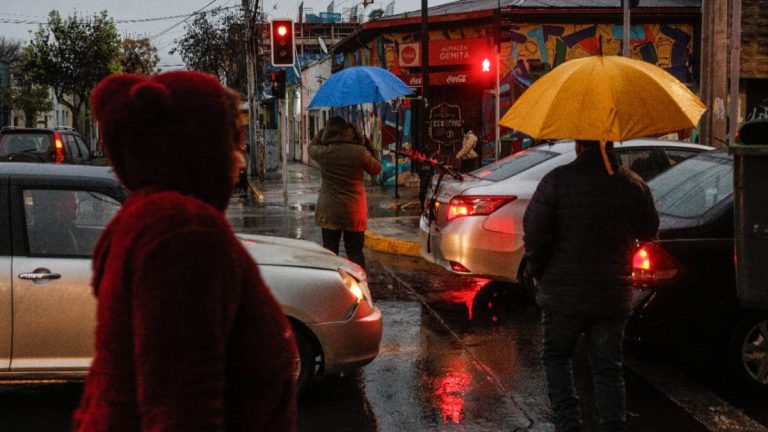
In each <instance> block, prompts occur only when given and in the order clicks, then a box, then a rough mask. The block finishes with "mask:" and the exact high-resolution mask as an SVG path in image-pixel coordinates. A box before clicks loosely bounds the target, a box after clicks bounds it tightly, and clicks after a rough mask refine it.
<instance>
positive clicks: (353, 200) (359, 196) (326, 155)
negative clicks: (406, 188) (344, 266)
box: [309, 116, 381, 269]
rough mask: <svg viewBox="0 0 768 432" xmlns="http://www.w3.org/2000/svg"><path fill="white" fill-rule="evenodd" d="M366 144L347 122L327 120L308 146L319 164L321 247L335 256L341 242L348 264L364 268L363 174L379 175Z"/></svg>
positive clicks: (336, 118) (372, 152)
mask: <svg viewBox="0 0 768 432" xmlns="http://www.w3.org/2000/svg"><path fill="white" fill-rule="evenodd" d="M375 154H376V153H375V150H374V149H373V147H372V146H371V143H370V141H369V140H368V139H367V138H366V137H365V136H364V135H363V134H362V133H360V131H359V130H358V129H357V128H356V127H355V126H354V125H353V124H351V123H349V122H347V121H346V120H344V119H343V118H341V117H339V116H334V117H331V119H330V120H328V123H326V125H325V127H324V128H323V129H322V130H321V131H320V132H319V133H318V134H317V136H315V138H313V139H312V142H310V143H309V157H311V158H312V159H314V160H315V161H316V162H317V163H318V164H319V165H320V175H321V179H322V182H321V184H320V194H319V195H318V197H317V207H316V208H315V223H316V224H317V226H319V227H320V228H321V230H322V236H323V247H325V248H326V249H329V250H331V251H332V252H333V253H335V254H336V255H338V254H339V247H340V245H341V239H342V238H343V239H344V250H345V251H346V253H347V258H349V260H350V261H352V262H354V263H357V264H358V265H360V267H362V268H363V269H365V255H364V254H363V246H364V242H365V230H366V228H367V224H368V202H367V199H366V196H365V184H364V182H363V180H364V177H365V173H368V174H370V175H372V176H375V175H377V174H379V173H380V172H381V162H379V160H378V159H376V157H375V156H374V155H375Z"/></svg>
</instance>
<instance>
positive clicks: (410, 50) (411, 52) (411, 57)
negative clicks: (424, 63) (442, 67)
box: [400, 46, 417, 64]
mask: <svg viewBox="0 0 768 432" xmlns="http://www.w3.org/2000/svg"><path fill="white" fill-rule="evenodd" d="M416 54H417V53H416V48H414V47H412V46H407V47H405V48H403V50H402V51H401V52H400V60H401V61H402V62H403V64H411V63H415V62H416Z"/></svg>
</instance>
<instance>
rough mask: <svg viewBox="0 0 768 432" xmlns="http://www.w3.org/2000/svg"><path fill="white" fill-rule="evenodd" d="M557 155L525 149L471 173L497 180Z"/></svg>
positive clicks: (484, 178) (518, 172)
mask: <svg viewBox="0 0 768 432" xmlns="http://www.w3.org/2000/svg"><path fill="white" fill-rule="evenodd" d="M558 155H559V153H556V152H552V151H546V150H540V149H532V150H526V151H523V152H520V153H516V154H514V155H512V156H509V157H506V158H504V159H502V160H500V161H498V162H494V163H492V164H488V165H486V166H484V167H482V168H480V169H479V170H476V171H473V172H472V175H473V176H475V177H480V178H482V179H483V180H490V181H494V182H497V181H501V180H505V179H508V178H510V177H512V176H514V175H517V174H520V173H521V172H523V171H525V170H527V169H530V168H532V167H534V166H536V165H538V164H540V163H542V162H544V161H546V160H549V159H552V158H554V157H557V156H558Z"/></svg>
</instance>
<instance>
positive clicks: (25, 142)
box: [0, 133, 51, 156]
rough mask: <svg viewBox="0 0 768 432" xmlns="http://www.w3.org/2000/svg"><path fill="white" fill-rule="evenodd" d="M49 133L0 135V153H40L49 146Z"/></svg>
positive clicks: (3, 154)
mask: <svg viewBox="0 0 768 432" xmlns="http://www.w3.org/2000/svg"><path fill="white" fill-rule="evenodd" d="M50 145H51V138H50V135H49V134H30V133H24V134H8V133H6V134H3V135H2V136H1V137H0V155H2V156H7V155H11V154H16V153H25V152H32V153H40V152H45V151H47V150H48V149H49V148H50Z"/></svg>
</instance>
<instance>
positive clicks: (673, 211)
mask: <svg viewBox="0 0 768 432" xmlns="http://www.w3.org/2000/svg"><path fill="white" fill-rule="evenodd" d="M648 187H649V188H650V189H651V193H652V194H653V198H654V199H655V201H656V210H657V211H658V212H659V214H660V215H666V216H672V217H676V218H682V219H699V218H701V217H703V216H704V215H706V214H707V212H708V211H709V210H711V209H712V208H714V207H715V206H717V205H718V204H720V203H721V202H723V201H725V200H726V199H728V198H730V197H731V195H733V164H732V163H731V162H730V160H729V159H726V158H715V157H706V156H704V157H701V156H700V157H696V158H692V159H686V160H685V161H683V162H680V163H679V164H678V165H677V166H675V167H674V168H672V169H670V170H668V171H666V172H664V173H662V174H660V175H659V176H658V177H655V178H654V179H652V180H651V181H649V182H648Z"/></svg>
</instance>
